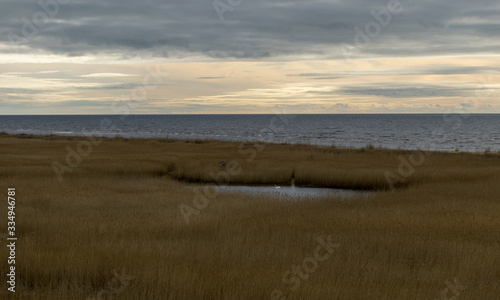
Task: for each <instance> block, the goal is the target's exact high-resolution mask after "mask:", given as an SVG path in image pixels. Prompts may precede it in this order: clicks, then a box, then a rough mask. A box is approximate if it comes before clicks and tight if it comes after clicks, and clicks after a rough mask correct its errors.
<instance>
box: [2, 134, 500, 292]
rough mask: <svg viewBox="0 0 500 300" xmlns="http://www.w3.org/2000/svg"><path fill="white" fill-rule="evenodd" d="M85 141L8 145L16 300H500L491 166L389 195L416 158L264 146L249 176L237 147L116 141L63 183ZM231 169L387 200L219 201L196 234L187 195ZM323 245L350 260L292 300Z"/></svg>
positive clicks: (341, 260)
mask: <svg viewBox="0 0 500 300" xmlns="http://www.w3.org/2000/svg"><path fill="white" fill-rule="evenodd" d="M80 140H84V138H65V137H55V136H53V137H37V136H31V138H29V139H28V138H19V137H15V136H5V135H4V136H1V137H0V180H1V182H2V191H1V194H2V197H6V191H7V188H8V187H16V190H17V203H18V205H17V210H16V214H17V218H16V222H17V234H18V238H19V240H18V246H17V262H18V265H17V270H18V278H17V280H18V282H17V293H16V295H15V296H16V297H17V298H19V299H87V297H95V296H96V295H97V293H98V292H99V291H100V290H101V289H105V288H106V287H107V285H108V283H109V282H110V281H111V280H112V279H113V275H112V273H111V272H112V271H113V270H117V271H118V270H121V269H122V268H124V269H125V270H126V272H127V274H128V275H130V276H135V278H134V279H133V280H132V281H131V282H130V285H129V286H127V287H126V288H125V289H124V290H123V291H122V292H121V293H120V294H117V295H113V299H270V298H269V297H270V293H271V292H272V291H273V290H274V289H281V290H282V291H284V292H286V293H287V295H288V298H287V299H440V297H441V296H440V294H441V291H442V290H443V289H444V288H446V285H445V282H446V280H450V281H453V278H455V277H456V278H459V280H460V282H461V283H463V284H465V285H466V286H467V288H466V289H465V290H464V291H463V292H462V293H461V295H460V297H459V298H457V299H481V300H483V299H485V300H489V299H491V300H497V299H498V295H500V286H499V283H500V268H499V265H500V244H499V241H500V231H499V230H498V228H500V217H499V215H500V197H499V195H500V186H499V184H498V183H499V182H500V175H499V174H500V157H499V156H498V155H497V154H492V153H489V154H488V155H484V154H470V153H438V152H435V153H431V154H430V155H428V156H427V158H426V161H425V163H424V164H423V165H422V166H419V167H418V168H416V171H415V173H414V174H413V175H412V176H411V177H409V178H407V183H406V184H405V186H404V188H399V189H396V190H395V191H394V192H388V191H384V189H385V188H386V186H385V185H386V183H384V180H385V178H384V176H383V173H384V172H385V171H387V170H389V171H392V172H397V168H398V164H399V156H400V155H403V156H408V155H410V154H411V153H410V152H407V151H401V150H383V149H370V151H366V149H341V148H331V147H312V146H307V145H296V146H294V145H266V146H265V149H264V150H263V151H261V152H259V153H258V154H257V156H256V158H255V160H253V161H251V162H248V161H247V160H246V159H247V157H246V156H244V155H241V154H240V153H239V152H238V146H239V144H238V143H231V142H217V141H178V140H154V139H151V140H147V139H128V140H125V139H122V138H118V139H105V140H104V141H103V142H102V144H101V145H99V146H98V147H94V149H93V151H92V153H91V154H90V155H89V156H88V157H86V158H84V159H83V161H82V163H81V164H80V165H79V166H78V167H77V168H75V169H74V171H73V172H72V173H71V174H65V176H64V181H63V182H62V183H60V182H59V181H58V179H57V178H56V176H55V174H54V171H53V170H52V168H51V163H52V162H53V161H54V160H57V161H60V162H64V159H65V155H66V150H65V147H66V146H67V145H71V146H72V147H76V145H77V143H78V142H79V141H80ZM247 147H251V144H248V145H247ZM230 160H234V161H237V162H238V164H239V165H240V166H241V168H242V172H241V173H240V174H238V175H237V176H234V178H233V176H232V177H231V179H230V180H231V182H233V183H247V184H248V183H261V184H272V183H286V182H288V181H289V180H290V176H291V174H292V172H293V171H295V176H296V181H297V183H300V184H301V185H318V186H331V187H350V188H368V189H373V190H379V191H376V192H375V193H374V194H373V196H372V197H370V198H369V199H367V198H364V197H360V198H356V197H355V198H353V199H351V200H350V201H345V200H342V201H340V200H339V201H337V200H336V199H335V198H324V199H316V200H315V201H302V202H287V201H273V200H272V199H269V198H266V197H263V196H251V195H244V194H235V193H231V194H219V195H218V196H217V197H216V198H214V199H211V201H210V204H209V206H208V207H207V208H206V209H204V210H202V211H201V212H200V214H199V215H196V216H195V217H193V219H192V221H191V223H190V224H189V225H187V224H186V223H185V222H184V219H183V217H182V215H181V214H180V212H179V207H178V206H179V204H181V203H185V204H188V205H191V204H192V201H193V197H194V194H193V192H192V191H191V190H190V189H186V188H185V183H184V182H183V180H190V181H196V182H212V183H213V179H211V178H210V176H209V175H207V174H208V173H209V172H211V171H213V172H215V171H221V170H223V168H221V166H220V165H219V163H220V162H221V161H230ZM0 215H2V216H6V215H7V205H6V204H5V205H2V206H1V207H0ZM1 226H2V227H1V230H2V231H3V232H5V231H6V222H3V223H2V225H1ZM321 235H331V237H332V240H334V241H335V242H338V243H340V247H339V248H338V249H336V250H335V251H334V252H333V253H332V255H331V256H330V258H329V259H328V260H326V261H324V262H320V263H319V265H318V269H317V270H316V271H315V272H314V273H312V274H310V278H308V279H307V280H304V281H302V284H301V286H300V288H299V289H298V290H297V291H294V292H290V291H289V289H290V285H289V284H285V283H283V281H282V280H281V277H282V273H283V272H284V271H286V270H290V268H291V267H292V266H293V265H297V264H299V263H301V262H302V261H303V259H304V258H306V257H308V256H310V255H311V253H312V251H313V250H314V248H315V247H316V245H317V242H316V238H317V237H318V236H321ZM0 256H1V257H3V258H6V257H7V256H8V255H7V248H6V247H0ZM5 270H7V262H6V259H3V260H2V263H1V274H2V276H4V275H5ZM4 277H5V276H4ZM9 296H12V295H10V294H9V293H8V292H7V288H6V283H5V280H3V281H2V284H1V291H0V298H2V299H8V298H9ZM449 296H452V294H449Z"/></svg>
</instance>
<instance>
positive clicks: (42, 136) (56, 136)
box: [0, 131, 500, 155]
mask: <svg viewBox="0 0 500 300" xmlns="http://www.w3.org/2000/svg"><path fill="white" fill-rule="evenodd" d="M0 137H10V138H19V139H43V140H68V141H71V140H76V139H89V138H99V139H103V140H125V141H127V140H136V141H146V142H147V141H159V142H166V143H193V144H206V143H227V144H237V145H239V144H264V145H287V146H297V147H312V148H322V149H325V148H326V149H337V150H339V151H361V152H365V151H367V150H368V151H389V152H397V153H401V154H406V153H415V152H424V153H434V154H472V155H500V150H498V151H492V150H490V149H486V150H484V151H462V150H460V151H456V150H455V151H446V150H429V149H403V148H388V147H375V146H373V145H371V144H367V145H366V146H364V147H343V146H335V145H332V146H327V145H318V144H307V143H287V142H271V141H260V140H222V139H200V138H193V139H188V138H170V137H124V136H119V135H116V136H100V135H95V136H93V135H62V134H27V133H18V134H12V133H7V132H3V131H2V132H0Z"/></svg>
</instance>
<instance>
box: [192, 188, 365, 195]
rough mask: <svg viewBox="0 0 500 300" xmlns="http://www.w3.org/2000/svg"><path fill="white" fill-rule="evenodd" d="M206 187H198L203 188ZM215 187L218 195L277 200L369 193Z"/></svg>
mask: <svg viewBox="0 0 500 300" xmlns="http://www.w3.org/2000/svg"><path fill="white" fill-rule="evenodd" d="M203 186H206V185H202V186H198V187H203ZM209 186H211V187H216V188H217V189H218V191H219V193H245V194H253V195H269V196H275V197H278V198H324V197H336V198H337V197H338V198H350V197H355V196H358V195H368V193H369V192H364V191H363V192H360V191H355V190H348V189H330V188H316V187H291V186H247V185H220V186H217V185H209Z"/></svg>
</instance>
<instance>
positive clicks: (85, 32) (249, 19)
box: [0, 0, 500, 60]
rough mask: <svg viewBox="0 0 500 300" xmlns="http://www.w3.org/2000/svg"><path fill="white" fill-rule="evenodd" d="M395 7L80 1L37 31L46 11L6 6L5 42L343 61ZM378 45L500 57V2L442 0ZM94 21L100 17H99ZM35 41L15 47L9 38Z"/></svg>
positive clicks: (396, 22) (399, 19) (410, 7)
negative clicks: (28, 35)
mask: <svg viewBox="0 0 500 300" xmlns="http://www.w3.org/2000/svg"><path fill="white" fill-rule="evenodd" d="M388 2H389V1H386V0H375V1H374V0H354V1H351V0H349V1H347V0H336V1H323V0H312V1H307V2H304V1H299V0H286V1H285V0H276V1H267V0H266V1H264V0H253V1H244V2H243V3H242V4H241V5H239V6H237V7H235V8H234V10H233V11H228V12H226V13H225V14H224V19H225V21H224V22H220V20H219V17H218V16H217V13H216V11H215V9H214V7H213V5H212V1H205V0H186V1H173V0H170V1H166V0H149V1H139V2H137V1H132V0H108V1H101V0H85V1H84V0H73V1H71V2H70V3H69V4H65V5H60V6H59V11H58V13H57V14H56V15H55V16H54V17H52V18H49V20H48V22H46V23H40V24H38V25H39V26H36V25H34V24H33V15H34V13H36V12H38V11H42V10H41V8H40V6H38V5H37V4H34V2H33V1H29V0H3V1H2V2H1V4H0V20H1V21H0V28H1V29H0V43H4V44H8V45H11V46H12V47H11V48H10V49H7V50H6V51H7V52H11V53H19V51H22V52H25V53H30V52H33V51H35V50H36V51H39V50H43V51H46V52H49V53H54V54H62V55H67V56H83V55H97V54H101V55H102V54H104V53H107V54H116V53H119V54H120V55H121V56H122V58H123V59H124V60H125V59H127V58H130V57H133V56H137V55H140V56H147V55H151V56H152V57H169V58H171V57H200V56H201V57H208V58H212V59H224V58H233V59H241V60H245V59H261V58H272V57H280V58H282V59H287V58H293V57H295V56H297V55H299V56H300V55H302V56H308V57H311V56H312V57H319V58H328V57H337V58H341V57H343V53H342V52H341V50H340V49H341V48H340V47H341V45H342V44H351V45H353V43H354V38H355V37H356V34H357V32H356V31H355V29H354V28H355V27H357V28H360V29H361V30H364V29H365V25H366V24H368V22H372V21H376V19H375V18H374V17H373V16H372V13H371V11H372V10H374V11H375V12H380V11H381V10H384V9H386V7H387V3H388ZM401 3H402V4H401V5H402V7H403V11H402V12H401V13H399V14H393V15H392V16H391V22H390V23H389V25H388V26H387V27H383V28H381V32H380V34H379V35H377V36H375V37H372V38H370V43H369V45H367V46H366V47H363V48H358V49H357V54H356V55H365V56H366V55H368V56H373V55H382V56H415V55H417V56H421V55H440V54H460V53H467V54H471V53H498V52H499V50H500V39H499V38H498V37H499V35H500V30H499V29H500V21H498V20H500V3H499V2H498V1H496V0H478V1H474V2H471V1H465V0H458V1H455V0H454V1H452V0H440V1H426V2H418V3H412V2H410V1H407V0H401ZM89 16H91V17H89ZM29 27H31V28H32V29H33V30H32V31H33V32H34V34H33V35H34V38H32V39H30V40H29V41H27V42H26V43H23V45H24V46H27V48H26V47H24V48H19V47H17V46H16V47H14V45H13V44H12V43H11V42H10V41H9V34H11V35H10V36H11V37H12V34H15V35H17V36H19V37H22V36H23V34H22V31H23V28H24V29H25V32H27V31H26V28H29Z"/></svg>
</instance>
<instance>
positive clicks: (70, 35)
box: [0, 0, 500, 115]
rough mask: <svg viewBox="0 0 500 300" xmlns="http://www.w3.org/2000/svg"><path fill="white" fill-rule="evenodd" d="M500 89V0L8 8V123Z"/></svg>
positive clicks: (467, 107) (422, 103)
mask: <svg viewBox="0 0 500 300" xmlns="http://www.w3.org/2000/svg"><path fill="white" fill-rule="evenodd" d="M499 87H500V2H499V1H498V0H476V1H465V0H453V1H452V0H432V1H430V0H388V1H387V0H348V1H347V0H309V1H298V0H286V1H285V0H265V1H264V0H215V1H214V0H175V1H173V0H134V1H132V0H40V1H37V0H30V1H28V0H2V1H1V2H0V115H11V114H123V113H133V114H231V113H243V114H247V113H255V114H261V113H262V114H272V113H273V111H274V110H275V108H276V107H283V106H284V107H286V109H287V112H289V113H315V114H316V113H319V114H335V113H339V114H341V113H500V89H499ZM124 106H125V107H126V112H125V111H124V110H123V107H124Z"/></svg>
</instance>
